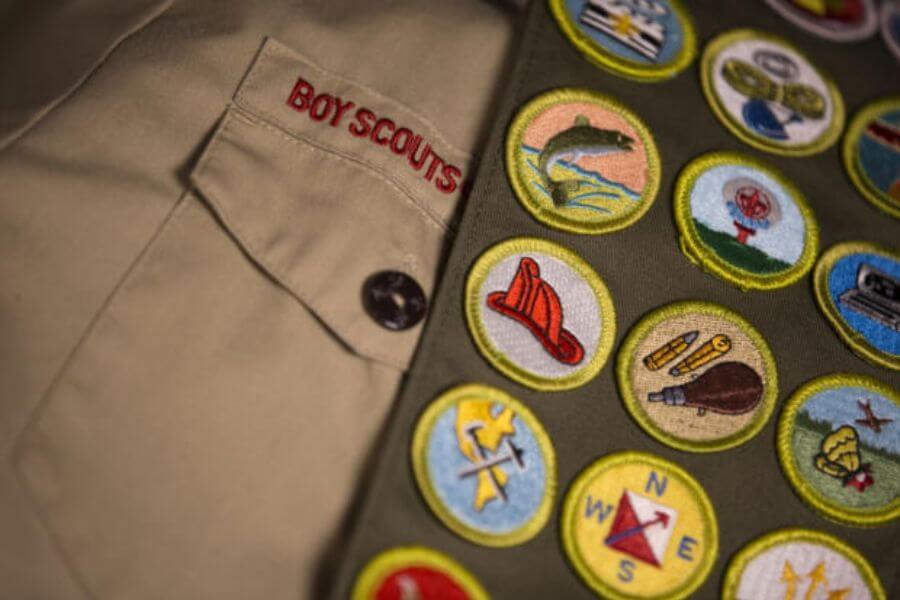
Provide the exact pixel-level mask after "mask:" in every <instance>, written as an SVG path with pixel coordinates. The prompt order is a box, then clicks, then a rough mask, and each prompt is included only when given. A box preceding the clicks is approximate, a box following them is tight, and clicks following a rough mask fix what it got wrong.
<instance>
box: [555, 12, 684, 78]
mask: <svg viewBox="0 0 900 600" xmlns="http://www.w3.org/2000/svg"><path fill="white" fill-rule="evenodd" d="M549 2H550V10H551V12H552V13H553V16H554V18H555V19H556V22H557V24H558V25H559V28H560V29H561V30H562V32H563V35H565V36H566V38H567V39H568V40H569V41H570V42H571V43H572V44H573V45H574V46H575V47H576V48H577V49H578V50H579V51H580V52H581V53H582V54H583V55H584V56H585V57H586V58H587V59H588V60H590V61H591V62H593V63H594V64H596V65H597V66H599V67H602V68H604V69H608V70H610V71H612V72H613V73H616V74H618V75H622V76H624V77H629V78H632V79H637V80H642V81H657V80H661V79H667V78H670V77H674V76H675V75H677V74H678V73H679V72H680V71H681V70H682V69H684V68H685V67H687V66H688V65H689V64H691V61H693V59H694V56H695V55H696V39H695V34H694V26H693V24H692V22H691V19H690V17H689V16H688V14H687V11H686V10H685V9H684V7H683V6H682V4H681V2H679V0H549Z"/></svg>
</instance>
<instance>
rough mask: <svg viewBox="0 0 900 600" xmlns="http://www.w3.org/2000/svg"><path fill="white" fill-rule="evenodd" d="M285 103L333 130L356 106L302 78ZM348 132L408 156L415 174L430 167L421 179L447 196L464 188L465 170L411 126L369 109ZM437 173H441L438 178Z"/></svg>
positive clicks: (359, 114)
mask: <svg viewBox="0 0 900 600" xmlns="http://www.w3.org/2000/svg"><path fill="white" fill-rule="evenodd" d="M286 104H287V105H288V106H289V107H290V108H291V109H293V110H295V111H297V112H298V113H303V112H307V114H308V115H309V118H310V120H312V121H314V122H316V123H322V122H325V121H328V124H329V125H330V126H332V127H339V126H340V125H341V123H342V122H343V121H344V117H345V115H347V114H349V113H350V111H351V110H352V109H353V108H355V107H356V103H354V102H353V101H352V100H344V99H342V98H341V97H340V96H333V95H331V94H328V93H323V94H319V95H316V88H315V86H313V84H311V83H310V82H308V81H306V80H305V79H303V78H302V77H298V78H297V83H295V84H294V87H293V89H291V93H290V94H289V95H288V98H287V103H286ZM347 131H348V132H349V133H350V135H353V136H355V137H358V138H369V139H371V140H372V142H373V143H375V144H377V145H379V146H384V147H387V148H390V150H391V152H393V153H394V154H396V155H397V156H405V157H406V161H407V163H409V166H410V167H412V168H413V169H414V170H416V171H422V169H423V168H425V165H426V164H428V168H427V169H425V172H424V173H423V174H422V178H423V179H424V180H425V181H428V182H432V181H433V182H434V186H435V187H436V188H437V190H438V191H440V192H442V193H444V194H452V193H453V192H455V191H457V190H458V189H459V188H460V186H461V185H462V183H461V182H462V181H463V179H462V178H463V173H462V171H461V170H460V169H459V168H458V167H456V166H454V165H452V164H448V163H446V162H444V159H443V158H441V157H440V156H439V155H438V154H437V153H436V152H435V151H434V150H433V149H432V147H431V144H429V143H428V142H426V141H425V140H424V139H423V137H422V136H421V135H419V134H417V133H415V132H414V131H413V130H412V129H410V128H408V127H398V126H397V125H396V124H395V123H394V121H392V120H391V119H389V118H387V117H379V116H378V115H377V114H376V113H375V112H374V111H372V110H370V109H368V108H365V107H359V108H357V109H356V112H355V113H354V114H353V119H352V120H351V121H350V123H349V124H348V125H347ZM429 159H431V163H430V164H429V163H428V161H429ZM436 173H440V175H439V176H438V177H437V179H435V174H436Z"/></svg>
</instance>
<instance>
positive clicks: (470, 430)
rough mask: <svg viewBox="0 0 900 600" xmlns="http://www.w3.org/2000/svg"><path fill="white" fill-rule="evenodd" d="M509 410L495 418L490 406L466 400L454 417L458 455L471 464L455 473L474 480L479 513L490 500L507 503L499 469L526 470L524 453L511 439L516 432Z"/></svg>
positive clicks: (503, 476)
mask: <svg viewBox="0 0 900 600" xmlns="http://www.w3.org/2000/svg"><path fill="white" fill-rule="evenodd" d="M514 416H515V413H513V411H512V409H510V408H508V407H506V408H504V409H503V410H502V411H501V412H500V414H498V415H497V416H496V417H495V416H494V415H493V414H492V413H491V402H490V401H487V400H466V401H463V402H460V403H459V407H458V412H457V416H456V440H457V444H459V449H460V452H462V453H463V455H465V457H466V458H468V459H469V461H470V462H471V463H472V466H471V467H466V468H465V469H463V470H461V471H460V472H459V477H460V478H461V479H462V478H466V477H477V478H478V486H477V488H476V490H475V500H474V506H475V510H479V511H480V510H481V509H482V508H484V505H485V504H487V503H488V502H490V501H491V500H494V499H497V498H499V499H500V500H501V501H503V502H506V501H507V495H506V484H507V481H508V480H509V475H507V473H506V471H505V470H504V469H503V466H505V465H506V464H507V463H512V465H513V466H514V467H515V468H517V469H518V470H519V471H524V470H525V468H526V465H525V460H524V454H525V453H524V451H523V450H522V449H521V448H519V447H517V446H516V445H515V444H514V443H513V441H512V439H511V438H512V437H513V436H515V434H516V428H515V426H514V425H513V423H512V420H513V417H514Z"/></svg>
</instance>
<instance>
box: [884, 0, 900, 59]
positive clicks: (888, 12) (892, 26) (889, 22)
mask: <svg viewBox="0 0 900 600" xmlns="http://www.w3.org/2000/svg"><path fill="white" fill-rule="evenodd" d="M881 37H882V38H884V43H885V44H886V45H887V47H888V48H889V49H890V51H891V53H892V54H893V55H894V58H896V59H897V60H900V2H896V1H894V2H883V3H882V5H881Z"/></svg>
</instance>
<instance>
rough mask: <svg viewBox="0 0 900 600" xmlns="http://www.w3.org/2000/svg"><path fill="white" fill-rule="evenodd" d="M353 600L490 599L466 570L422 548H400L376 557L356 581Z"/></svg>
mask: <svg viewBox="0 0 900 600" xmlns="http://www.w3.org/2000/svg"><path fill="white" fill-rule="evenodd" d="M350 597H351V598H352V600H406V599H407V598H442V599H446V600H489V596H488V594H487V592H485V591H484V588H483V587H481V584H480V583H478V581H477V580H476V579H475V577H474V576H473V575H472V574H471V573H470V572H469V571H468V570H466V568H465V567H463V566H462V565H460V564H459V563H458V562H456V561H455V560H453V559H452V558H450V557H449V556H447V555H445V554H442V553H440V552H437V551H436V550H432V549H430V548H425V547H422V546H408V547H399V548H392V549H390V550H386V551H384V552H382V553H381V554H378V555H377V556H375V557H374V558H373V559H372V560H371V561H369V563H368V564H367V565H366V566H365V568H363V570H362V572H361V573H360V574H359V577H358V578H357V580H356V584H355V585H354V587H353V592H352V594H351V596H350Z"/></svg>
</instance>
